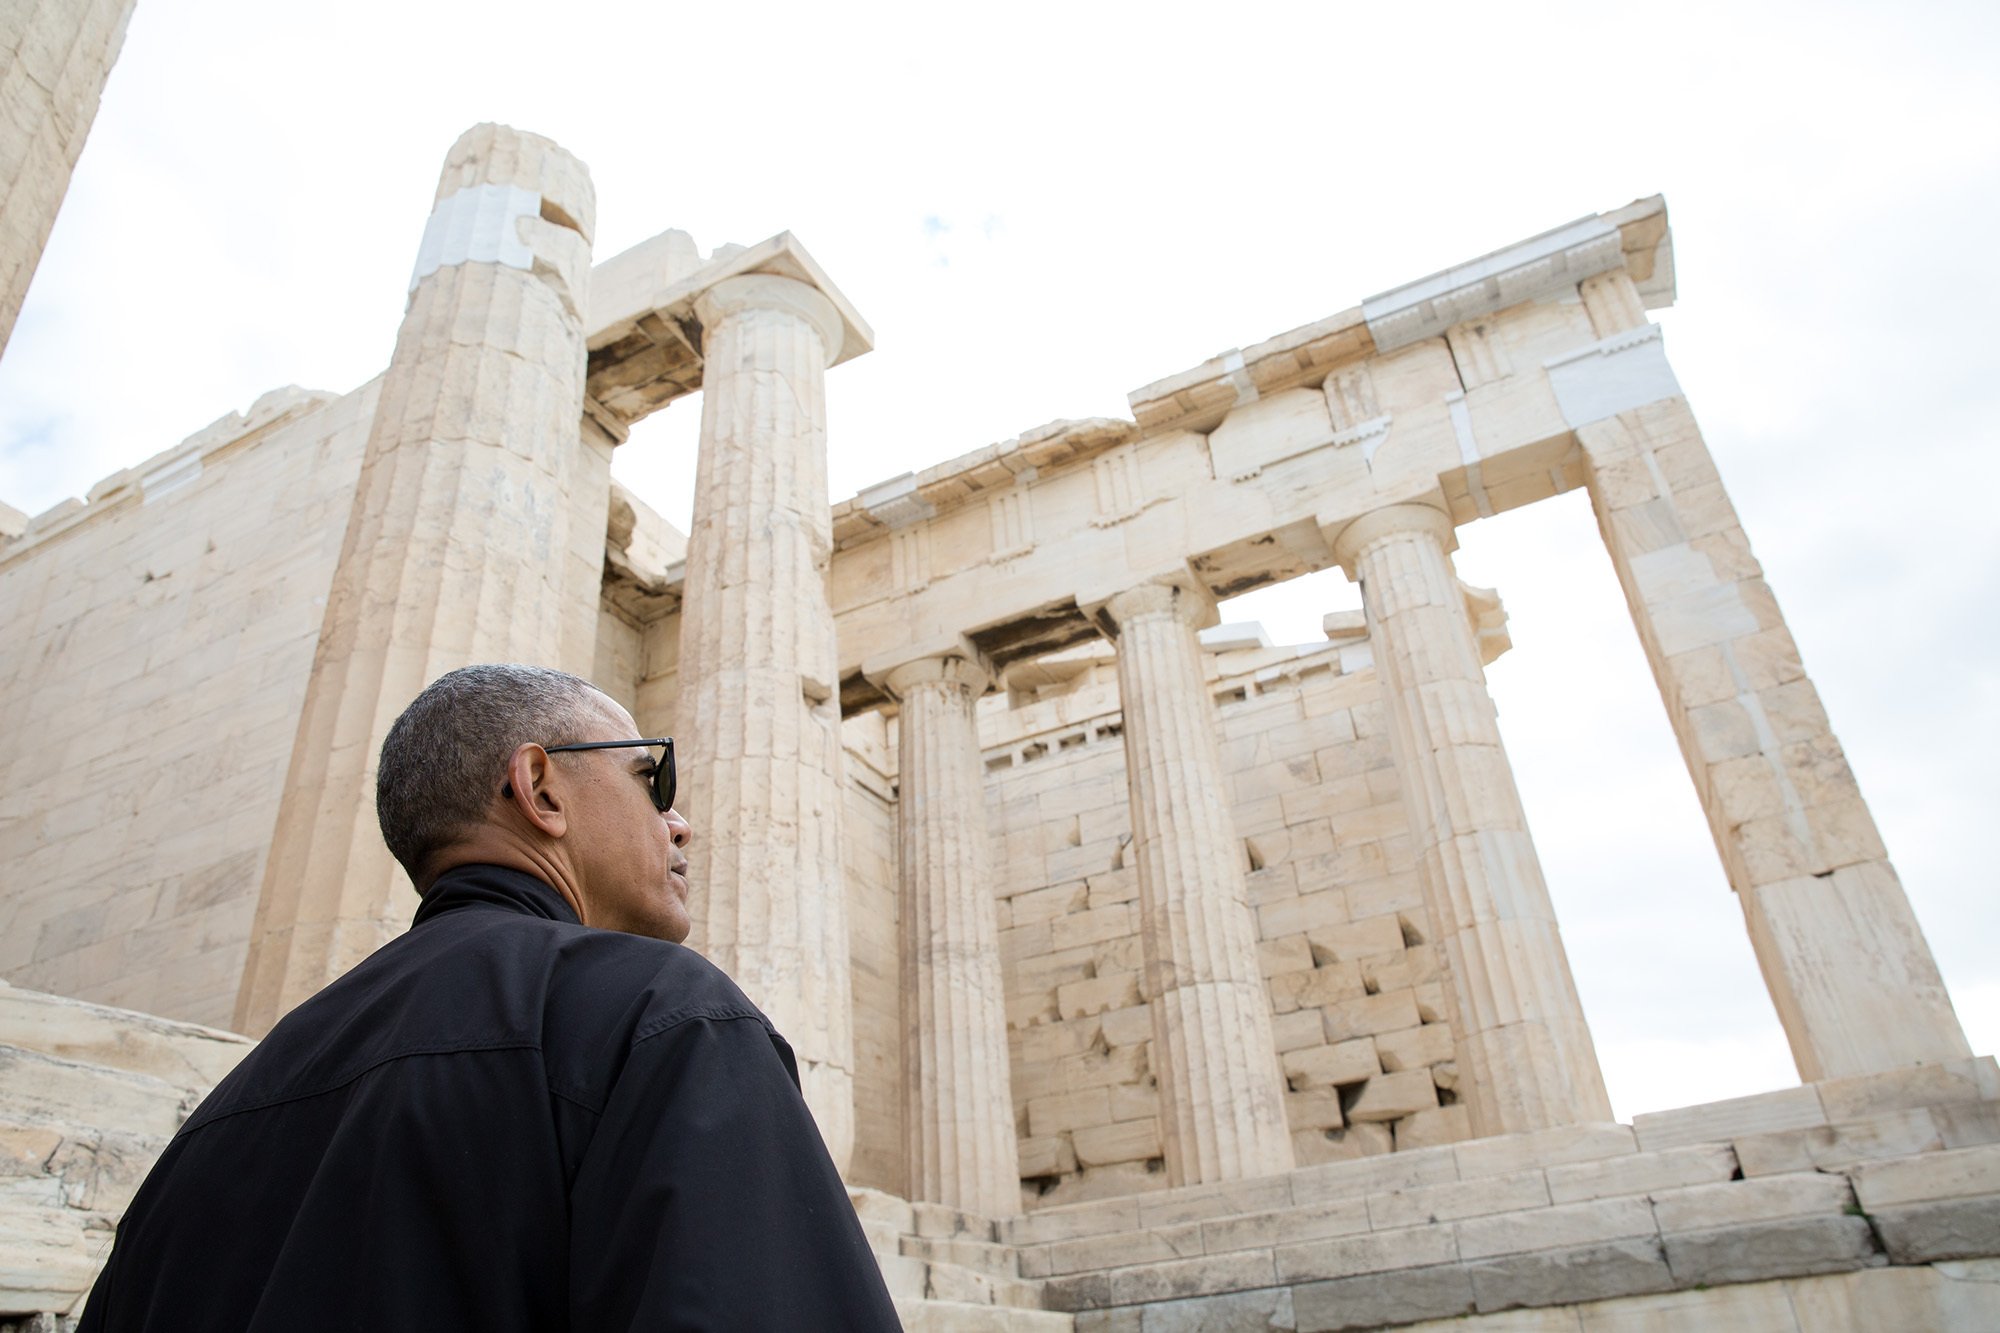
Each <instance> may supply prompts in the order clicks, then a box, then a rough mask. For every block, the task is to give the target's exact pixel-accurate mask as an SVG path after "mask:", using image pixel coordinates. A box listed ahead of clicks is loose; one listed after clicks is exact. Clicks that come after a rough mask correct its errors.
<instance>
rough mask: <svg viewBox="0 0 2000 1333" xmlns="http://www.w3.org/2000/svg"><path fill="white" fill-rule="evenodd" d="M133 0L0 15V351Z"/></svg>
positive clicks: (22, 6)
mask: <svg viewBox="0 0 2000 1333" xmlns="http://www.w3.org/2000/svg"><path fill="white" fill-rule="evenodd" d="M132 6H133V0H22V3H18V4H10V5H8V6H6V8H5V10H4V13H0V352H4V351H5V350H6V347H7V340H8V338H9V337H11V336H12V335H13V332H14V320H15V319H16V317H18V316H19V315H20V313H21V303H22V301H24V300H25V299H26V298H27V295H28V284H29V283H30V282H32V281H33V280H34V276H35V266H36V265H37V264H39V263H40V262H41V259H42V248H43V247H44V246H46V245H47V244H48V242H49V232H50V231H51V230H52V229H53V228H54V226H55V222H56V213H57V211H58V210H59V209H61V208H62V201H63V196H64V195H65V194H67V193H69V178H70V174H71V173H72V172H74V171H75V170H76V161H77V158H78V157H80V156H82V154H83V143H84V140H85V138H87V137H88V136H89V134H90V125H91V122H92V121H94V120H96V119H97V102H98V99H99V98H100V97H101V96H103V94H104V81H105V79H107V78H108V77H109V76H110V74H111V66H112V65H113V64H115V63H116V62H117V60H118V52H119V49H120V48H121V47H123V46H124V45H125V25H126V24H127V23H129V22H130V21H131V18H132Z"/></svg>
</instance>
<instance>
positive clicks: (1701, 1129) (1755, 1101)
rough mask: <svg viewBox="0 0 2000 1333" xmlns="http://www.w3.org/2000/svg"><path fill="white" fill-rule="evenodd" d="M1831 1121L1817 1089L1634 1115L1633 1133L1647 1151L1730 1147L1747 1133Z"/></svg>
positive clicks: (1807, 1085)
mask: <svg viewBox="0 0 2000 1333" xmlns="http://www.w3.org/2000/svg"><path fill="white" fill-rule="evenodd" d="M1825 1123H1826V1112H1825V1110H1824V1109H1823V1108H1822V1107H1821V1106H1820V1103H1819V1093H1818V1092H1817V1091H1815V1090H1814V1088H1813V1087H1812V1085H1810V1084H1805V1085H1802V1086H1800V1087H1796V1088H1783V1089H1780V1090H1779V1091H1777V1092H1761V1093H1758V1094H1756V1095H1755V1096H1751V1097H1734V1098H1731V1099H1730V1100H1728V1101H1721V1102H1710V1103H1709V1104H1707V1105H1705V1106H1687V1107H1682V1108H1680V1109H1678V1110H1673V1111H1654V1112H1651V1113H1649V1114H1646V1115H1635V1116H1633V1117H1632V1131H1633V1133H1634V1134H1636V1135H1637V1136H1638V1141H1639V1147H1640V1148H1642V1149H1644V1150H1646V1151H1647V1152H1656V1151H1658V1150H1659V1149H1662V1148H1678V1147H1682V1146H1684V1145H1686V1144H1690V1143H1726V1142H1728V1141H1730V1140H1732V1139H1736V1138H1739V1137H1741V1136H1743V1135H1746V1134H1768V1133H1771V1132H1772V1131H1774V1130H1781V1129H1807V1128H1810V1127H1812V1126H1814V1125H1824V1124H1825Z"/></svg>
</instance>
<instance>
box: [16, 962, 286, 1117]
mask: <svg viewBox="0 0 2000 1333" xmlns="http://www.w3.org/2000/svg"><path fill="white" fill-rule="evenodd" d="M256 1044H257V1043H256V1042H254V1041H252V1040H251V1039H250V1038H249V1037H244V1036H239V1035H238V1034H236V1033H234V1032H223V1031H221V1030H220V1029H217V1028H209V1027H202V1026H201V1025H199V1024H196V1023H179V1022H175V1021H174V1020H172V1019H168V1018H158V1017H155V1016H154V1015H152V1014H141V1013H135V1012H133V1011H132V1010H129V1009H113V1008H110V1007H109V1006H107V1005H101V1004H90V1003H88V1002H86V1001H83V1000H72V999H69V998H68V997H66V996H61V995H47V994H44V993H42V992H41V991H33V990H23V989H21V988H20V987H18V986H10V985H8V984H7V983H6V982H0V1045H7V1046H14V1047H18V1048H20V1049H21V1050H26V1051H35V1052H38V1053H40V1054H42V1055H48V1056H53V1057H55V1058H57V1059H61V1060H68V1061H71V1062H73V1063H76V1064H86V1065H101V1066H103V1067H105V1068H107V1069H121V1070H124V1071H125V1072H126V1073H128V1074H145V1075H148V1076H150V1077H152V1078H157V1079H159V1080H161V1081H162V1082H165V1083H171V1084H174V1085H176V1086H178V1087H186V1088H200V1089H202V1090H203V1091H206V1090H207V1089H209V1088H212V1087H214V1086H215V1085H216V1084H217V1083H220V1082H221V1081H222V1076H223V1075H224V1074H227V1073H228V1072H229V1071H230V1070H232V1069H234V1068H235V1067H236V1064H237V1062H238V1061H239V1060H241V1059H242V1058H243V1057H244V1056H245V1055H247V1054H249V1052H250V1049H251V1047H253V1046H255V1045H256Z"/></svg>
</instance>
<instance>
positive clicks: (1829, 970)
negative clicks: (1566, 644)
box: [1576, 302, 1970, 1082]
mask: <svg viewBox="0 0 2000 1333" xmlns="http://www.w3.org/2000/svg"><path fill="white" fill-rule="evenodd" d="M1627 304H1631V303H1630V302H1628V303H1627ZM1593 315H1595V311H1593ZM1576 435H1577V439H1578V440H1579V441H1580V442H1581V443H1582V445H1583V452H1584V462H1585V477H1586V480H1587V484H1588V486H1589V489H1590V498H1591V503H1592V504H1593V505H1594V506H1595V507H1596V510H1597V523H1598V528H1599V530H1600V531H1601V532H1602V533H1603V535H1604V544H1605V547H1606V548H1607V549H1608V550H1609V551H1610V553H1611V561H1612V564H1613V565H1614V566H1615V567H1616V569H1617V571H1618V581H1619V583H1620V584H1622V585H1623V586H1624V590H1625V600H1626V604H1627V605H1628V606H1629V607H1630V608H1631V612H1632V620H1633V623H1634V624H1635V625H1636V626H1637V627H1638V630H1639V639H1640V642H1641V643H1642V644H1643V645H1644V646H1645V650H1646V658H1647V661H1648V662H1649V663H1650V664H1651V665H1652V669H1653V678H1654V680H1655V681H1657V682H1658V683H1659V688H1660V697H1661V699H1662V700H1663V701H1664V702H1665V703H1666V707H1667V716H1668V718H1669V719H1670V721H1671V722H1672V724H1673V728H1674V734H1675V736H1676V737H1677V738H1678V740H1679V741H1680V746H1681V754H1682V756H1683V757H1684V758H1685V759H1686V761H1687V766H1688V772H1689V774H1690V775H1692V777H1693V779H1694V785H1695V790H1696V792H1697V793H1698V794H1699V796H1700V798H1701V803H1702V807H1703V809H1704V811H1705V812H1706V814H1707V816H1708V824H1709V829H1710V831H1711V833H1712V834H1713V836H1714V838H1715V845H1716V848H1717V850H1718V851H1719V852H1720V853H1721V855H1722V864H1723V867H1724V870H1725V872H1726V873H1727V875H1728V877H1729V884H1730V887H1731V888H1733V889H1735V891H1736V896H1737V900H1738V901H1739V902H1740V903H1741V905H1742V908H1743V915H1744V918H1745V920H1746V922H1747V923H1748V925H1749V931H1750V942H1751V944H1752V946H1753V947H1754V948H1755V950H1756V954H1757V963H1758V966H1759V968H1760V969H1761V970H1762V972H1763V974H1764V983H1765V985H1766V986H1767V987H1768V988H1769V990H1770V992H1771V999H1772V1001H1773V1003H1774V1004H1775V1006H1776V1008H1777V1011H1778V1018H1779V1021H1780V1022H1781V1023H1782V1024H1783V1025H1784V1029H1785V1036H1786V1038H1787V1039H1788V1040H1789V1041H1790V1043H1791V1048H1792V1056H1793V1059H1794V1061H1795V1062H1796V1063H1797V1065H1798V1069H1799V1077H1800V1078H1802V1079H1805V1080H1807V1081H1809V1082H1810V1081H1813V1080H1817V1079H1827V1078H1841V1077H1845V1076H1848V1075H1855V1074H1871V1073H1876V1072H1878V1071H1881V1070H1888V1069H1896V1068H1900V1067H1903V1066H1907V1065H1912V1064H1920V1063H1924V1062H1930V1061H1941V1060H1955V1059H1962V1058H1964V1057H1966V1056H1967V1055H1969V1054H1970V1047H1969V1046H1968V1044H1967V1042H1966V1039H1965V1032H1964V1030H1963V1029H1962V1028H1961V1027H1960V1026H1959V1022H1958V1016H1957V1014H1956V1013H1955V1012H1954V1011H1953V1009H1952V1004H1951V997H1950V996H1949V995H1948V994H1946V992H1945V987H1944V981H1943V979H1942V978H1941V977H1940V976H1939V974H1938V968H1937V963H1936V961H1935V960H1934V959H1933V958H1932V956H1931V951H1930V946H1929V944H1928V943H1927V942H1926V941H1925V939H1924V934H1923V930H1922V928H1921V927H1920V926H1919V925H1918V924H1917V918H1916V914H1915V913H1914V912H1913V911H1911V909H1910V901H1909V899H1908V897H1907V896H1905V894H1904V892H1903V886H1902V882H1901V880H1900V879H1898V878H1897V875H1896V870H1895V867H1894V866H1893V865H1891V864H1890V862H1889V854H1888V851H1887V849H1886V848H1885V847H1884V846H1883V843H1882V837H1881V834H1880V833H1879V832H1878V831H1877V830H1876V827H1875V820H1874V817H1873V816H1872V815H1871V814H1870V813H1869V809H1868V803H1867V802H1866V801H1865V800H1864V799H1862V795H1861V788H1860V785H1859V783H1858V782H1857V781H1856V779H1855V776H1854V772H1853V770H1852V769H1851V768H1849V767H1848V764H1847V756H1846V753H1845V752H1844V751H1843V750H1842V748H1841V744H1840V741H1839V740H1838V738H1836V737H1835V736H1834V734H1833V726H1832V723H1831V722H1829V721H1828V719H1827V715H1826V711H1825V709H1824V708H1823V707H1822V706H1821V704H1820V700H1819V695H1818V693H1817V692H1816V691H1815V690H1814V689H1813V685H1812V681H1811V680H1810V679H1809V678H1808V677H1807V675H1806V671H1805V666H1804V664H1803V663H1802V662H1801V661H1800V657H1799V649H1798V645H1797V644H1796V643H1795V642H1794V641H1793V639H1792V636H1791V631H1790V630H1789V629H1788V628H1787V627H1786V624H1785V618H1784V615H1783V614H1782V613H1781V612H1780V611H1779V609H1778V603H1777V599H1776V598H1775V597H1774V596H1773V595H1772V593H1771V588H1770V585H1769V584H1767V583H1766V582H1765V581H1764V573H1763V569H1762V568H1761V567H1760V566H1759V565H1758V563H1757V559H1756V557H1755V556H1753V555H1752V554H1751V552H1750V541H1749V538H1748V537H1746V536H1745V535H1744V532H1743V526H1742V524H1741V523H1740V522H1738V520H1737V517H1736V510H1735V507H1734V506H1733V505H1732V504H1731V503H1730V500H1729V496H1728V493H1727V492H1726V491H1725V490H1724V489H1723V485H1722V478H1721V476H1720V474H1718V473H1717V471H1716V468H1715V463H1714V460H1713V459H1712V458H1711V457H1710V456H1709V452H1708V445H1707V444H1706V443H1705V442H1704V441H1703V439H1702V436H1701V431H1700V428H1699V427H1698V426H1697V425H1696V424H1695V420H1694V415H1693V413H1692V412H1691V411H1689V409H1688V405H1687V400H1686V399H1684V398H1681V397H1678V396H1676V397H1669V398H1666V399H1663V400H1661V401H1659V402H1656V403H1652V404H1649V405H1647V406H1645V407H1640V408H1637V409H1634V410H1632V411H1629V412H1623V413H1620V414H1618V415H1616V416H1613V417H1608V418H1606V419H1604V420H1601V421H1597V422H1594V423H1592V424H1590V425H1586V426H1582V427H1579V428H1578V430H1577V432H1576Z"/></svg>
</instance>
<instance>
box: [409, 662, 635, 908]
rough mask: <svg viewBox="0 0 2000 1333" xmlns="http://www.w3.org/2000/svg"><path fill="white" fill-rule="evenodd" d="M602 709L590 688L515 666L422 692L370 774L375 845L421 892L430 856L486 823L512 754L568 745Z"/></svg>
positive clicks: (452, 676)
mask: <svg viewBox="0 0 2000 1333" xmlns="http://www.w3.org/2000/svg"><path fill="white" fill-rule="evenodd" d="M600 707H601V705H599V703H598V701H597V689H596V687H595V686H593V685H592V684H591V683H590V682H589V681H587V680H584V679H582V678H581V677H579V676H572V675H570V674H569V673H568V672H567V671H554V670H551V669H550V668H548V667H535V666H522V665H519V664H517V663H512V662H496V663H488V664H485V665H481V666H469V667H460V668H459V669H458V670H456V671H447V672H446V673H445V674H444V675H442V676H439V677H438V678H437V679H436V680H434V681H432V682H431V683H430V684H429V685H428V686H426V687H425V689H424V692H423V693H422V694H419V695H418V696H417V697H416V699H415V700H413V701H412V702H411V704H410V706H409V707H408V708H405V709H404V710H403V715H402V716H401V717H399V718H397V719H396V721H395V724H394V725H393V726H391V727H390V728H389V735H388V737H387V738H386V739H385V740H384V741H383V742H382V755H381V759H380V761H379V762H378V763H377V765H376V771H375V816H376V818H377V819H378V820H380V821H381V824H382V841H384V842H386V843H388V844H389V851H390V853H391V854H392V855H393V856H395V858H396V859H397V860H398V861H400V862H402V865H403V869H405V870H407V871H408V872H409V873H410V879H411V880H412V881H413V882H415V883H416V884H417V885H418V886H419V887H421V886H422V883H423V881H422V879H421V878H419V877H420V875H421V874H422V872H423V869H424V866H425V865H426V863H428V862H429V860H430V859H431V857H432V856H434V855H436V854H437V853H438V852H439V851H441V850H442V849H443V848H445V847H447V846H449V845H450V844H451V843H452V842H454V841H455V840H457V839H458V838H459V837H461V836H463V834H464V833H465V832H466V831H467V830H468V829H470V828H473V827H476V826H477V825H479V824H482V823H484V822H485V820H486V816H487V811H488V810H489V808H490V807H491V804H492V801H493V797H494V795H495V793H497V792H498V791H499V790H500V788H501V786H502V784H503V783H504V782H505V781H506V778H505V773H506V768H507V759H508V757H509V756H510V755H512V754H513V753H514V751H515V749H516V748H518V747H519V746H522V745H525V744H527V743H529V742H530V741H532V742H534V743H535V744H537V745H563V744H567V743H569V742H571V741H575V740H577V739H579V738H580V737H581V736H582V734H583V732H584V730H585V728H587V727H588V726H589V725H590V724H591V723H592V722H593V721H596V720H597V719H598V716H599V708H600Z"/></svg>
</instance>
